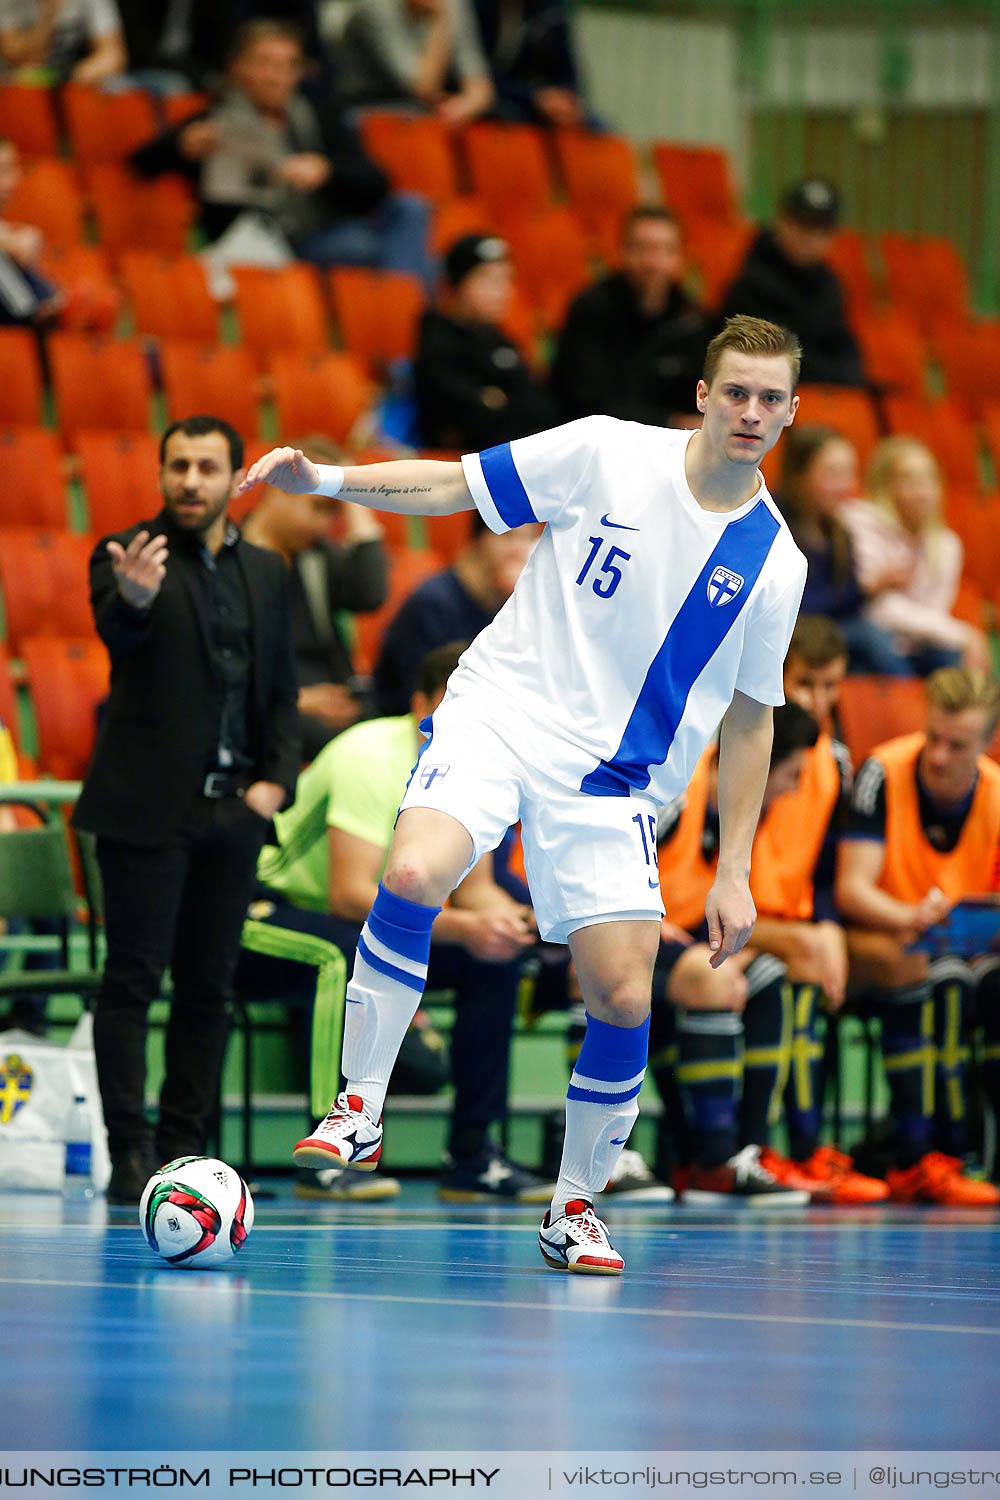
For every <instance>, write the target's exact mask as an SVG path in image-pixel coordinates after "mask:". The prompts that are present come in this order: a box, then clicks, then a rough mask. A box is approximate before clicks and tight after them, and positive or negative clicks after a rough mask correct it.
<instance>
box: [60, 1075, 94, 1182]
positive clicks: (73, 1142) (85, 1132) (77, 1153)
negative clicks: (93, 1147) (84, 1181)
mask: <svg viewBox="0 0 1000 1500" xmlns="http://www.w3.org/2000/svg"><path fill="white" fill-rule="evenodd" d="M66 1175H67V1177H79V1178H89V1177H90V1111H89V1110H88V1109H87V1100H86V1098H85V1097H84V1095H83V1094H77V1095H76V1096H75V1097H74V1099H73V1108H72V1109H71V1110H70V1116H69V1120H68V1121H67V1127H66Z"/></svg>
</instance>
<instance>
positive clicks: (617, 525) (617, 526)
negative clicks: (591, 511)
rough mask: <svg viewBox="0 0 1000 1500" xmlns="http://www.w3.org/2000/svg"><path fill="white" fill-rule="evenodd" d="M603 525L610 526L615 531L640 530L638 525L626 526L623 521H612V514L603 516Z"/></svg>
mask: <svg viewBox="0 0 1000 1500" xmlns="http://www.w3.org/2000/svg"><path fill="white" fill-rule="evenodd" d="M601 525H602V526H610V527H612V528H613V529H614V530H615V531H638V530H639V528H638V526H625V525H623V523H622V522H621V521H612V519H611V517H610V516H602V517H601Z"/></svg>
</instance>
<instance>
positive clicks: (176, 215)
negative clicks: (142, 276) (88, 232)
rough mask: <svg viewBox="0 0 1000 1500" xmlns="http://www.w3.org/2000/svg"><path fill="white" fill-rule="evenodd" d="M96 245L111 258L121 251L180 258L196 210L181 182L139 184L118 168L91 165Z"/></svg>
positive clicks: (160, 179)
mask: <svg viewBox="0 0 1000 1500" xmlns="http://www.w3.org/2000/svg"><path fill="white" fill-rule="evenodd" d="M86 179H87V191H88V193H89V195H90V201H91V203H92V204H93V208H94V214H95V217H96V219H97V227H98V229H99V230H100V235H101V240H102V242H103V243H104V244H105V245H106V246H107V248H108V250H109V251H110V252H111V253H112V254H113V255H117V254H119V253H120V252H121V251H122V250H158V251H159V252H160V254H161V255H183V254H184V253H185V251H186V250H187V248H188V237H189V234H190V230H191V225H192V224H193V223H194V216H195V211H196V204H195V200H194V194H193V193H192V191H191V187H190V185H189V184H188V183H187V182H185V180H184V178H183V177H174V176H169V177H158V178H157V179H156V181H155V182H144V181H143V180H142V178H141V177H136V176H135V175H134V173H132V172H130V171H129V170H128V168H127V167H124V166H122V165H121V163H120V162H96V163H95V164H94V165H93V166H89V167H88V168H87V171H86Z"/></svg>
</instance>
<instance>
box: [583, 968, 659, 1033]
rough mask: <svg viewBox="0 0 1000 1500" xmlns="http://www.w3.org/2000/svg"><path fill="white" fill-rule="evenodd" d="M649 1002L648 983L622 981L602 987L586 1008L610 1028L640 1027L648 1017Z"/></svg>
mask: <svg viewBox="0 0 1000 1500" xmlns="http://www.w3.org/2000/svg"><path fill="white" fill-rule="evenodd" d="M649 1002H650V985H649V982H648V981H645V982H644V981H641V980H638V979H622V980H618V981H617V982H615V983H612V984H607V985H602V986H601V988H600V990H599V992H598V993H597V994H596V995H595V996H594V997H593V1004H592V1005H588V1007H587V1008H588V1010H591V1009H592V1010H593V1012H594V1014H595V1015H597V1016H598V1018H599V1019H600V1020H602V1021H607V1022H608V1024H609V1025H611V1026H641V1025H642V1023H643V1021H644V1020H645V1019H646V1017H647V1016H648V1015H649Z"/></svg>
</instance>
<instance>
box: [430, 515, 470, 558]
mask: <svg viewBox="0 0 1000 1500" xmlns="http://www.w3.org/2000/svg"><path fill="white" fill-rule="evenodd" d="M472 520H473V516H472V511H471V510H457V511H455V513H454V514H453V515H450V516H425V517H424V529H425V531H426V532H427V540H428V542H429V544H430V546H431V548H432V550H433V551H434V552H436V553H437V554H438V556H439V557H441V558H442V559H443V561H444V562H445V563H446V564H450V563H453V562H454V561H455V558H456V557H457V556H458V554H459V553H460V552H461V550H462V548H463V547H464V546H465V545H466V543H467V542H468V541H469V539H470V537H471V536H472Z"/></svg>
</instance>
